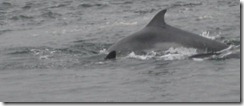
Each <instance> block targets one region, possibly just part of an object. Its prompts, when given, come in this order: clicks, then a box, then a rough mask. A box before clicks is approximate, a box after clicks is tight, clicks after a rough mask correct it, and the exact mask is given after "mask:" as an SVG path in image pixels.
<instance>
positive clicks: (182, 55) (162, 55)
mask: <svg viewBox="0 0 244 106" xmlns="http://www.w3.org/2000/svg"><path fill="white" fill-rule="evenodd" d="M196 53H197V50H196V49H193V48H184V47H180V48H173V47H171V48H169V49H168V50H166V51H157V52H155V51H150V52H147V53H146V54H145V55H139V54H135V52H131V53H130V54H128V55H127V56H126V57H127V58H134V59H140V60H148V59H152V58H155V59H157V60H182V59H186V58H188V57H189V56H191V55H194V54H196Z"/></svg>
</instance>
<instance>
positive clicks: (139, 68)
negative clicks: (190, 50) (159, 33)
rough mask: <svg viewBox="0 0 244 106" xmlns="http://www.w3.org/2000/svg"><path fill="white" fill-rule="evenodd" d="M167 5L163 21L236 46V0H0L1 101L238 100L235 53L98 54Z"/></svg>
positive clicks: (237, 11)
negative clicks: (196, 56)
mask: <svg viewBox="0 0 244 106" xmlns="http://www.w3.org/2000/svg"><path fill="white" fill-rule="evenodd" d="M168 7H171V8H170V10H169V11H168V12H167V14H166V19H165V20H166V22H167V23H168V24H170V25H172V26H175V27H178V28H181V29H184V30H187V31H190V32H193V33H196V34H201V33H202V32H204V31H207V32H209V34H210V35H212V36H216V35H220V36H221V37H223V38H224V39H225V40H229V41H231V40H233V41H235V44H236V45H240V1H238V0H134V1H132V0H0V101H3V102H239V101H240V59H224V60H204V61H193V60H189V59H180V60H168V61H166V60H158V59H147V60H141V59H135V58H125V57H120V58H118V59H117V60H115V61H103V58H104V56H105V54H103V53H101V51H102V50H104V49H105V50H106V49H107V48H108V47H109V46H110V45H112V44H113V43H115V42H116V41H118V40H119V39H121V38H124V37H126V36H128V35H129V34H131V33H133V32H136V31H138V30H140V29H141V28H143V27H144V26H145V25H146V24H147V23H148V22H149V21H150V19H151V18H152V17H153V16H154V15H155V14H156V13H157V12H158V11H160V10H162V9H164V8H168Z"/></svg>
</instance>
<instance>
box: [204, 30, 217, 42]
mask: <svg viewBox="0 0 244 106" xmlns="http://www.w3.org/2000/svg"><path fill="white" fill-rule="evenodd" d="M200 36H202V37H205V38H208V39H212V40H215V39H216V38H219V37H220V35H219V34H218V35H216V36H210V34H209V31H203V32H202V33H201V34H200Z"/></svg>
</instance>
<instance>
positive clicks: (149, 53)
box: [127, 51, 157, 60]
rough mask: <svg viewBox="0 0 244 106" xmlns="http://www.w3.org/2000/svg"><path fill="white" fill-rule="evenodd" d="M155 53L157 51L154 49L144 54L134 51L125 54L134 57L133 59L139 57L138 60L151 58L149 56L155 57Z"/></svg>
mask: <svg viewBox="0 0 244 106" xmlns="http://www.w3.org/2000/svg"><path fill="white" fill-rule="evenodd" d="M156 55H157V53H156V52H154V51H151V52H148V53H147V54H146V55H137V54H135V53H134V52H131V53H130V54H129V55H128V56H127V58H135V59H140V60H148V59H151V58H153V57H155V56H156Z"/></svg>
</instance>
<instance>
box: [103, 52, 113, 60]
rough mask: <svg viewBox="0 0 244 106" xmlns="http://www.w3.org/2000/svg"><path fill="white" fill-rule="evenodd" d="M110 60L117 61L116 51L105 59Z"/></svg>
mask: <svg viewBox="0 0 244 106" xmlns="http://www.w3.org/2000/svg"><path fill="white" fill-rule="evenodd" d="M109 59H116V51H111V52H109V54H108V55H107V56H106V57H105V60H109Z"/></svg>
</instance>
